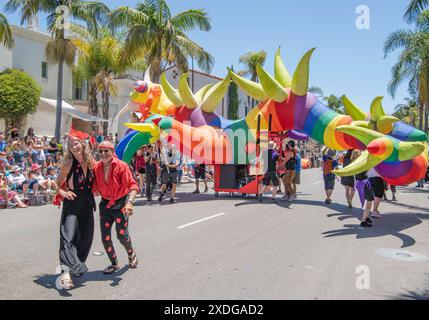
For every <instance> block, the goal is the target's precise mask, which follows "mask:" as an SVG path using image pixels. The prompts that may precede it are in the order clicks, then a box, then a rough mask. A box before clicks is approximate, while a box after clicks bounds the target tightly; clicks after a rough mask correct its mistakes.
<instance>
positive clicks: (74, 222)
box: [59, 195, 94, 274]
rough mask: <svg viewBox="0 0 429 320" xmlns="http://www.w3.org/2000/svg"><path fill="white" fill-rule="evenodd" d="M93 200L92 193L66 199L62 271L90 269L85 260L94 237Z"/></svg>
mask: <svg viewBox="0 0 429 320" xmlns="http://www.w3.org/2000/svg"><path fill="white" fill-rule="evenodd" d="M93 201H94V198H92V195H90V196H87V195H85V196H80V195H78V197H77V199H75V200H74V201H70V200H67V199H66V200H64V204H63V211H62V214H61V226H60V252H59V255H60V263H61V267H62V271H68V272H70V273H72V274H78V273H85V272H87V271H88V268H87V266H86V265H85V261H86V259H87V258H88V255H89V251H90V250H91V245H92V240H93V237H94V214H93V208H94V207H93Z"/></svg>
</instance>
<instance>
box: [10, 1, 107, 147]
mask: <svg viewBox="0 0 429 320" xmlns="http://www.w3.org/2000/svg"><path fill="white" fill-rule="evenodd" d="M61 6H63V8H64V7H68V10H67V11H69V13H70V17H68V16H67V15H65V12H64V11H62V10H59V8H61ZM5 8H6V11H8V12H12V13H14V12H16V11H18V10H20V15H21V24H24V23H25V22H26V21H29V20H30V19H31V18H32V16H34V15H35V14H37V13H38V12H43V13H45V14H46V15H47V18H46V22H47V26H48V29H49V32H50V33H51V36H52V38H51V40H50V41H49V43H48V44H47V46H46V57H47V60H48V62H50V63H53V64H58V79H57V97H56V98H57V105H56V120H55V138H56V139H57V140H58V141H59V139H60V135H61V116H62V101H63V78H64V63H66V64H67V65H69V66H70V67H72V65H73V63H74V59H75V52H76V47H75V46H74V45H73V43H72V42H71V40H70V39H67V38H66V32H65V31H66V30H65V29H66V27H67V24H68V23H69V21H67V19H69V18H73V19H77V20H82V21H85V22H86V23H87V25H88V27H90V28H96V22H97V21H99V20H102V18H103V15H104V14H106V13H107V12H108V11H109V9H108V7H107V6H106V5H104V4H102V3H101V2H97V1H83V0H9V1H8V2H7V3H6V6H5Z"/></svg>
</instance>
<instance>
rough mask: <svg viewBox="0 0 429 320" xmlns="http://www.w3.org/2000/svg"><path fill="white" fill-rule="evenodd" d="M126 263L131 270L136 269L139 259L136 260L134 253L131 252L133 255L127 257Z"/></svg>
mask: <svg viewBox="0 0 429 320" xmlns="http://www.w3.org/2000/svg"><path fill="white" fill-rule="evenodd" d="M128 262H129V265H130V268H131V269H135V268H137V265H138V264H139V259H137V256H136V252H135V251H133V253H132V254H131V255H130V256H128Z"/></svg>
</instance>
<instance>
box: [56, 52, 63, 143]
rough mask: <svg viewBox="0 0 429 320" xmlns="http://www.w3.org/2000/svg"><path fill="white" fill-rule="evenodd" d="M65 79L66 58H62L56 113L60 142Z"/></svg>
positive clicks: (59, 63) (59, 70) (59, 69)
mask: <svg viewBox="0 0 429 320" xmlns="http://www.w3.org/2000/svg"><path fill="white" fill-rule="evenodd" d="M63 78H64V58H63V57H60V58H59V61H58V81H57V107H56V113H55V140H57V141H58V142H60V138H61V124H62V123H61V121H62V114H63Z"/></svg>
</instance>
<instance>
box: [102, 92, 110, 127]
mask: <svg viewBox="0 0 429 320" xmlns="http://www.w3.org/2000/svg"><path fill="white" fill-rule="evenodd" d="M101 95H102V97H103V107H102V112H103V119H105V120H109V99H110V92H109V86H108V85H107V86H105V87H104V89H103V91H102V92H101ZM108 126H109V123H108V122H103V133H104V134H105V135H107V131H108Z"/></svg>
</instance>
